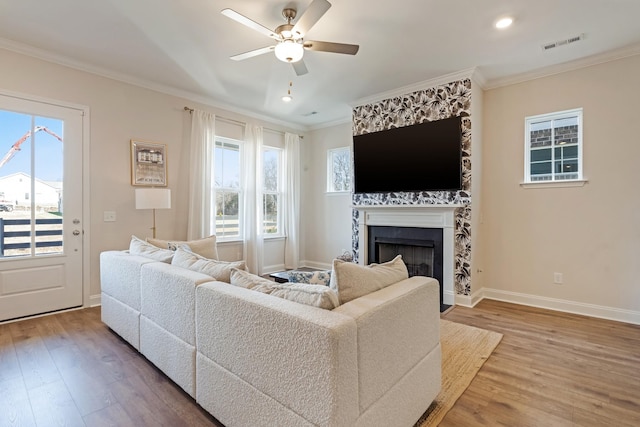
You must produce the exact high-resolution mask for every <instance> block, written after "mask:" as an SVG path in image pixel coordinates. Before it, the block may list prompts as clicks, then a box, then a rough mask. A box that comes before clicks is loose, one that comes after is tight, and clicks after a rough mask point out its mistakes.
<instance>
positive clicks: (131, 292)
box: [100, 251, 158, 311]
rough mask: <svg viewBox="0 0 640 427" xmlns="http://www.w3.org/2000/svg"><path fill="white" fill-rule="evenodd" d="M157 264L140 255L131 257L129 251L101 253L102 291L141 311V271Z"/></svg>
mask: <svg viewBox="0 0 640 427" xmlns="http://www.w3.org/2000/svg"><path fill="white" fill-rule="evenodd" d="M157 262H158V261H155V260H153V259H150V258H145V257H142V256H139V255H131V254H129V252H128V251H104V252H101V253H100V290H101V291H102V292H105V293H106V294H108V295H109V296H111V297H113V298H115V299H117V300H118V301H120V302H122V303H123V304H125V305H127V306H129V307H131V308H132V309H134V310H136V311H140V270H141V269H142V266H143V265H145V264H151V263H157Z"/></svg>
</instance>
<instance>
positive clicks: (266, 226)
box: [262, 147, 282, 236]
mask: <svg viewBox="0 0 640 427" xmlns="http://www.w3.org/2000/svg"><path fill="white" fill-rule="evenodd" d="M281 159H282V150H280V149H278V148H272V147H265V148H264V150H263V160H262V170H263V176H262V184H263V188H262V194H263V209H264V213H263V215H264V217H263V230H264V234H265V236H274V235H279V234H280V233H281V231H280V230H281V228H280V223H281V221H280V201H281V197H282V191H281V188H282V179H281V175H282V167H281V164H282V161H281Z"/></svg>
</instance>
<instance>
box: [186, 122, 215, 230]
mask: <svg viewBox="0 0 640 427" xmlns="http://www.w3.org/2000/svg"><path fill="white" fill-rule="evenodd" d="M215 123H216V116H215V115H214V114H211V113H207V112H205V111H199V110H193V111H192V112H191V139H190V145H189V147H190V155H189V168H190V169H189V218H188V222H187V240H193V239H200V238H202V237H207V236H210V235H212V234H215V232H216V230H215V227H213V228H212V227H211V218H213V217H212V216H211V213H212V209H213V205H212V201H214V202H215V188H214V187H213V186H212V180H211V177H212V176H213V165H214V164H215V162H214V147H215V135H216V130H215Z"/></svg>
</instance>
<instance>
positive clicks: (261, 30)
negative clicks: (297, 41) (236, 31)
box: [220, 9, 280, 40]
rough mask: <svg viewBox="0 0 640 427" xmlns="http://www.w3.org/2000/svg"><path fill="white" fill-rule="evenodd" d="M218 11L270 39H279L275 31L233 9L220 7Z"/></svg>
mask: <svg viewBox="0 0 640 427" xmlns="http://www.w3.org/2000/svg"><path fill="white" fill-rule="evenodd" d="M220 13H222V14H223V15H224V16H226V17H227V18H231V19H233V20H234V21H236V22H239V23H241V24H242V25H245V26H247V27H249V28H251V29H253V30H256V31H257V32H259V33H261V34H264V35H265V36H267V37H271V38H272V39H276V40H280V36H278V35H277V34H276V33H274V32H273V31H271V30H270V29H268V28H267V27H265V26H264V25H262V24H258V23H257V22H256V21H253V20H251V19H249V18H247V17H246V16H244V15H241V14H239V13H238V12H236V11H235V10H233V9H222V10H221V11H220Z"/></svg>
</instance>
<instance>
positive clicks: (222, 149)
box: [213, 137, 243, 240]
mask: <svg viewBox="0 0 640 427" xmlns="http://www.w3.org/2000/svg"><path fill="white" fill-rule="evenodd" d="M241 144H242V143H241V142H240V141H236V140H232V139H227V138H220V137H216V146H215V154H214V158H215V165H214V177H213V178H214V187H215V194H216V201H215V230H216V236H217V237H218V238H219V239H221V240H233V239H238V238H240V237H242V232H243V230H242V221H241V208H240V201H241V200H242V186H241V183H240V155H241V147H242V145H241Z"/></svg>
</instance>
